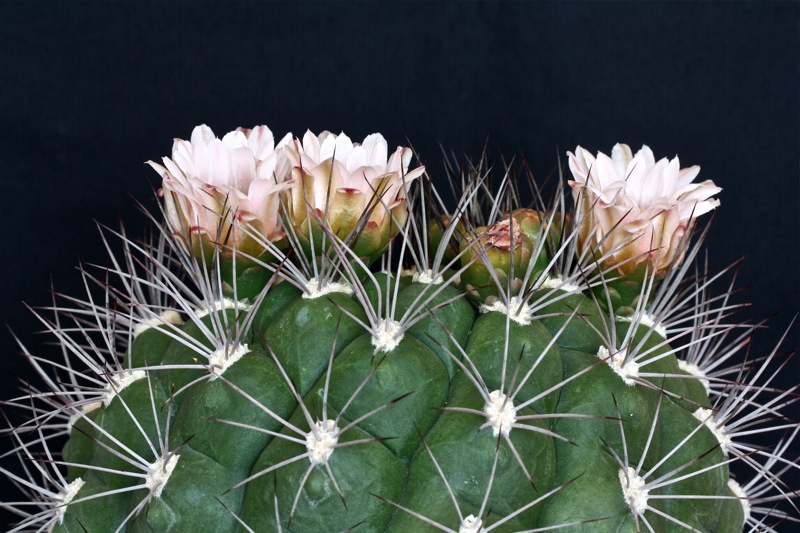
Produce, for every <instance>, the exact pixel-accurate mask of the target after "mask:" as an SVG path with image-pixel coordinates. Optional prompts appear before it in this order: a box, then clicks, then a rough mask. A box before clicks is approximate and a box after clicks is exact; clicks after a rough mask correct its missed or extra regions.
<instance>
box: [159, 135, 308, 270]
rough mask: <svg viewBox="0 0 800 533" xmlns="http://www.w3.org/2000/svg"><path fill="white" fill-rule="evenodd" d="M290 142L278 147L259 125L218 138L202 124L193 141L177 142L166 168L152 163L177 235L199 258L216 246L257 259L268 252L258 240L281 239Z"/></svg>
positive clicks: (290, 183) (169, 218) (288, 139)
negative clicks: (281, 209)
mask: <svg viewBox="0 0 800 533" xmlns="http://www.w3.org/2000/svg"><path fill="white" fill-rule="evenodd" d="M291 138H292V137H291V134H287V135H286V136H285V137H284V138H283V139H281V140H280V141H279V142H278V144H277V146H276V145H275V139H274V137H273V135H272V132H271V131H270V129H269V128H268V127H266V126H257V127H255V128H253V129H252V130H250V129H245V128H238V129H236V130H234V131H231V132H229V133H227V134H226V135H225V136H224V137H223V138H222V139H219V138H217V137H216V136H215V135H214V132H213V131H211V128H209V127H208V126H206V125H200V126H197V127H196V128H194V130H193V131H192V137H191V140H190V141H185V140H182V139H175V142H174V144H173V146H172V158H171V159H170V158H169V157H164V158H163V163H164V165H163V166H162V165H160V164H158V163H155V162H153V161H148V164H149V165H150V166H151V167H153V169H155V170H156V171H157V172H158V173H159V174H161V176H162V178H163V184H162V189H161V191H160V194H161V195H162V196H163V197H164V210H165V212H166V217H167V221H168V222H169V225H170V228H171V229H172V231H173V232H174V233H175V234H176V236H178V237H179V238H181V239H183V240H184V242H186V243H187V245H190V246H191V247H192V248H194V251H195V253H196V254H200V253H201V250H200V247H204V248H205V251H204V252H203V253H204V254H208V252H209V250H210V249H213V248H209V247H211V246H215V245H216V246H220V247H221V250H222V252H223V253H224V254H230V253H231V251H232V250H233V249H236V250H239V251H242V252H244V253H246V254H248V255H251V256H258V255H260V254H261V253H263V251H264V246H263V245H262V244H260V243H259V241H262V242H263V240H267V241H271V242H275V241H279V240H281V239H282V238H283V237H284V233H283V231H282V228H281V225H280V222H279V205H280V192H281V191H283V190H286V189H287V188H289V187H291V186H292V185H293V182H292V180H291V175H290V164H289V160H288V159H287V157H286V154H285V147H286V145H287V144H289V142H290V140H291ZM243 228H246V230H245V229H243ZM206 257H208V255H207V256H206Z"/></svg>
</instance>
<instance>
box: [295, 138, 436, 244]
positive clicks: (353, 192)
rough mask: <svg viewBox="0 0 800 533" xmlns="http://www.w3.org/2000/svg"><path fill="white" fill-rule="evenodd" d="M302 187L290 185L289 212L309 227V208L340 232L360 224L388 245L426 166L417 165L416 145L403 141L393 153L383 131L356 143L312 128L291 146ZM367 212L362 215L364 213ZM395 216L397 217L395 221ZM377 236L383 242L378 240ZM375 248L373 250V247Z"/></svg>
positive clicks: (370, 237)
mask: <svg viewBox="0 0 800 533" xmlns="http://www.w3.org/2000/svg"><path fill="white" fill-rule="evenodd" d="M287 153H288V157H289V159H290V160H291V163H292V176H293V178H294V180H295V182H296V184H297V185H296V187H294V188H292V189H291V190H290V191H289V193H288V194H289V198H290V200H289V202H288V209H289V211H290V213H289V218H290V219H291V220H292V221H293V223H294V224H295V225H296V226H297V227H301V228H303V230H304V232H307V230H308V228H307V226H308V222H312V224H313V223H314V220H312V219H310V218H309V216H308V210H307V209H308V208H309V207H310V208H311V209H312V210H314V211H315V213H316V215H317V217H319V219H320V220H324V221H325V222H326V224H327V225H328V227H329V228H330V229H332V230H333V231H334V232H335V233H337V234H338V235H339V236H340V237H343V238H344V237H346V236H347V235H348V234H349V233H350V232H351V231H352V230H353V229H354V228H356V226H358V230H360V231H361V232H362V234H363V235H365V236H366V238H365V241H366V240H369V241H370V242H372V243H373V244H374V246H373V244H370V248H374V247H378V248H382V247H384V246H385V245H387V244H388V241H389V239H390V238H391V235H392V234H394V233H396V230H397V224H400V225H402V224H403V223H404V221H405V219H406V216H407V211H406V205H405V193H406V187H407V186H408V185H409V184H410V183H411V182H412V181H413V180H415V179H416V178H418V177H419V176H421V175H422V173H423V172H424V170H425V168H424V167H417V168H415V169H413V170H411V171H409V170H408V166H409V164H410V163H411V157H412V153H411V149H410V148H406V147H402V146H398V147H397V149H396V150H395V151H394V153H392V154H391V156H389V155H388V147H387V143H386V140H385V139H384V138H383V136H382V135H381V134H380V133H373V134H372V135H368V136H367V137H366V138H365V139H364V141H363V142H361V143H354V142H353V141H351V140H350V138H349V137H348V136H347V135H345V134H344V133H341V134H339V135H335V134H332V133H330V132H328V131H324V132H322V133H321V134H320V135H318V136H317V135H314V134H313V133H311V132H310V131H308V132H306V134H305V135H304V136H303V139H302V141H300V140H299V139H295V140H294V141H293V142H292V143H291V144H290V145H289V146H288V147H287ZM365 213H367V214H366V216H365V218H364V219H362V216H364V215H365ZM393 219H394V223H392V221H393ZM376 239H377V241H378V243H375V242H374V241H375V240H376ZM370 253H371V252H370Z"/></svg>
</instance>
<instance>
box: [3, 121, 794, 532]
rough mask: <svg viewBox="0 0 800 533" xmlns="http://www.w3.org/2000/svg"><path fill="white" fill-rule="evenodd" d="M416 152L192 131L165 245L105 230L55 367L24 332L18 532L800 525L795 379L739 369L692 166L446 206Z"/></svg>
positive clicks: (337, 140) (378, 141) (643, 164)
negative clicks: (35, 378) (790, 479)
mask: <svg viewBox="0 0 800 533" xmlns="http://www.w3.org/2000/svg"><path fill="white" fill-rule="evenodd" d="M410 159H411V152H410V151H409V149H407V148H403V147H399V148H398V149H397V151H396V152H395V153H394V154H392V155H391V157H389V156H388V152H387V145H386V142H385V140H384V139H383V137H382V136H380V135H377V134H375V135H371V136H369V137H367V138H366V139H365V140H364V142H363V143H360V144H359V143H353V142H352V141H350V139H348V138H347V137H346V136H345V135H344V134H341V135H338V136H337V135H332V134H329V133H328V132H325V133H323V134H322V135H319V136H315V135H313V134H311V133H307V134H306V135H305V136H304V138H303V139H302V141H301V140H298V139H293V138H292V137H291V135H287V136H286V137H284V138H283V139H282V140H281V141H279V142H278V143H277V144H276V143H275V142H274V140H273V136H272V133H271V132H270V130H269V129H267V128H266V127H264V126H260V127H257V128H254V129H253V130H244V129H239V130H236V131H234V132H231V133H229V134H228V135H226V136H225V137H224V138H223V139H217V138H216V137H215V136H214V134H213V133H212V132H211V130H210V129H208V128H207V127H205V126H201V127H198V128H196V129H195V131H194V133H193V135H192V138H191V141H181V140H176V142H175V145H174V147H173V155H172V158H171V159H170V158H164V164H163V165H161V164H157V163H152V162H151V166H152V167H153V168H155V169H156V170H157V171H158V172H159V173H160V174H161V175H162V177H163V186H162V188H161V189H160V191H159V193H160V196H161V197H162V203H161V204H160V205H161V211H162V213H161V214H160V215H150V219H151V221H152V224H153V228H154V231H153V233H152V235H151V236H150V238H147V239H144V240H141V241H140V240H136V239H133V238H130V237H128V235H127V234H126V232H125V231H124V230H117V231H115V230H111V229H109V228H105V227H103V228H101V234H102V236H103V243H104V245H105V246H106V248H107V249H108V251H109V265H108V267H107V268H105V269H104V270H100V271H95V270H91V269H88V268H87V269H85V270H82V274H83V278H84V280H85V284H86V287H87V291H86V294H85V295H84V296H83V297H82V298H73V297H59V298H56V297H54V301H53V305H52V308H49V309H46V310H42V311H40V312H39V315H38V316H39V317H40V319H41V322H42V324H43V325H44V327H45V328H46V330H47V331H49V332H50V333H51V334H52V336H53V337H54V338H55V339H56V340H57V341H58V344H59V346H60V348H61V352H62V354H63V357H62V358H61V359H60V360H50V359H45V358H41V357H38V356H36V355H35V354H34V353H33V352H31V351H29V350H28V349H27V347H26V346H25V345H24V344H23V343H20V346H21V347H22V351H23V354H24V356H25V357H26V358H27V359H28V360H29V362H30V364H31V365H32V367H33V368H34V369H35V370H36V372H37V373H38V375H39V376H40V378H41V383H32V384H29V385H26V386H25V387H24V390H23V391H22V393H21V394H20V395H19V396H18V397H16V398H13V399H11V400H8V401H6V402H5V407H6V409H5V410H6V411H7V412H9V415H8V419H9V429H8V430H7V437H8V439H10V441H11V445H10V446H11V448H12V450H11V451H9V452H7V455H16V456H17V457H18V458H19V463H20V468H19V469H18V470H17V471H11V470H5V469H3V473H4V474H5V476H6V477H7V478H8V479H9V480H10V482H12V483H14V484H16V485H17V486H18V487H19V489H20V491H21V493H22V494H23V496H21V499H20V501H15V502H5V503H3V504H2V505H3V507H5V508H6V509H8V510H10V511H12V512H14V513H16V514H17V515H18V516H19V517H20V520H19V523H18V525H17V526H15V527H14V528H13V529H12V531H47V532H51V531H52V532H59V533H62V532H84V531H88V532H92V533H95V532H122V531H127V532H146V531H150V532H159V533H161V532H168V531H173V532H190V531H191V532H215V533H221V532H244V531H251V532H253V531H254V532H268V531H294V532H310V531H313V532H323V531H324V532H341V531H351V530H353V531H359V532H362V531H363V532H373V531H383V532H409V531H420V532H423V531H451V532H459V533H470V532H473V533H478V532H490V531H492V532H494V531H496V532H511V531H515V532H522V531H545V530H551V529H552V530H555V529H564V530H567V531H593V532H594V531H630V532H634V531H637V532H638V531H682V530H690V531H708V532H711V531H714V532H733V531H742V530H750V531H773V527H777V526H776V524H778V523H781V522H784V521H788V522H793V521H796V520H797V515H796V513H795V514H793V509H794V504H793V500H794V498H795V496H796V493H795V492H793V491H792V489H791V488H790V487H787V486H786V485H785V484H784V482H783V481H781V476H783V475H784V474H785V473H786V472H787V471H789V470H794V469H796V468H797V466H796V465H795V463H794V459H795V458H794V457H793V456H792V455H791V454H792V451H791V447H792V446H793V444H794V442H795V438H796V436H797V433H798V427H800V426H798V425H797V424H796V423H794V422H792V421H790V420H789V419H788V418H787V417H786V416H785V415H784V414H783V412H784V411H785V410H786V408H787V407H788V406H789V405H791V404H792V403H793V401H794V399H795V392H796V390H795V389H796V388H792V389H791V390H789V391H783V390H778V389H777V388H776V387H775V386H774V384H773V381H774V380H775V377H776V375H777V374H778V372H779V371H780V369H781V367H782V366H783V364H784V363H785V360H786V358H785V356H784V355H783V354H781V353H780V352H779V351H778V349H777V348H776V349H775V350H774V351H772V352H771V353H769V354H764V355H757V356H756V355H750V354H749V353H748V352H747V345H748V341H749V339H750V335H751V334H752V333H753V331H754V330H755V329H756V328H757V327H759V326H761V325H762V324H754V325H751V324H742V323H737V322H734V321H732V320H731V315H732V314H733V313H734V312H735V311H736V310H737V309H738V308H739V307H741V304H737V303H734V302H733V300H732V298H731V296H732V293H733V292H734V288H733V284H732V282H730V281H726V280H727V279H728V278H730V277H731V276H730V275H729V274H730V273H731V272H732V268H729V269H726V270H724V271H722V272H716V273H714V272H709V271H708V270H707V269H706V268H705V267H704V266H703V264H702V263H701V262H700V261H698V260H697V258H698V255H699V253H700V251H701V249H702V243H703V239H704V237H705V235H706V233H707V231H705V230H703V231H698V230H697V219H698V217H700V216H701V215H703V214H705V213H706V212H708V211H710V210H712V209H714V208H715V207H716V206H717V205H718V204H719V202H718V201H717V200H716V199H715V198H713V196H714V195H715V194H717V193H718V192H719V190H720V189H719V188H718V187H716V186H715V185H714V184H713V183H711V182H710V181H706V182H702V183H693V180H694V178H695V177H696V175H697V173H698V171H699V168H698V167H691V168H688V169H680V165H679V162H678V159H677V158H675V159H673V160H671V161H670V160H666V159H663V160H661V161H658V162H656V161H655V159H654V158H653V154H652V152H651V151H650V150H649V148H647V147H643V148H642V150H641V151H639V152H638V153H637V154H635V155H634V154H632V153H631V151H630V149H629V148H628V147H627V146H625V145H617V146H616V147H615V148H614V151H613V152H612V156H611V157H608V156H605V155H603V154H598V155H597V156H596V157H595V156H593V155H591V154H590V153H589V152H587V151H586V150H584V149H582V148H580V147H579V148H578V149H577V150H576V152H575V153H569V166H570V170H571V173H572V178H573V179H571V180H570V181H569V182H567V181H566V180H562V182H561V185H560V186H559V187H558V190H557V191H556V192H555V194H554V195H553V198H554V199H553V200H552V201H550V202H545V201H543V199H542V194H540V192H539V190H538V189H537V188H536V186H535V184H533V182H532V181H531V182H530V183H531V185H532V187H531V189H532V192H533V195H532V196H533V201H532V202H531V203H530V205H521V200H519V198H521V194H520V190H519V186H518V182H519V181H521V180H517V179H516V178H515V177H514V176H515V175H516V173H517V171H516V170H515V169H505V170H506V172H505V174H504V177H503V179H502V180H501V183H500V184H499V186H497V187H494V186H493V184H492V183H491V177H492V173H491V172H490V171H488V170H485V169H484V168H483V167H482V166H481V165H477V166H467V167H465V168H463V169H461V170H459V172H461V175H455V174H456V171H453V173H454V175H453V176H451V183H452V185H453V186H454V190H456V191H457V195H459V196H460V198H459V199H458V201H457V205H455V206H454V207H453V208H446V207H445V205H444V202H443V201H442V199H441V196H440V194H439V193H438V192H437V191H436V190H435V188H433V186H432V183H431V180H430V179H428V177H427V176H426V175H425V174H424V168H423V167H418V168H416V169H413V170H409V164H410ZM453 168H455V167H451V170H452V169H453ZM495 185H496V184H495ZM567 186H569V189H566V187H567ZM567 190H569V191H571V195H572V198H573V200H574V202H573V204H574V207H572V208H568V207H567V205H568V202H567V199H566V197H567V193H566V191H567ZM162 215H163V216H162ZM693 236H694V237H695V238H694V240H693ZM112 241H118V242H119V243H120V246H121V247H120V249H119V250H117V249H116V248H115V247H114V245H113V244H112ZM12 411H13V412H12ZM756 434H766V435H767V436H768V438H769V439H770V443H769V444H768V445H767V444H764V443H762V442H759V441H757V440H756V441H754V440H753V439H754V438H757V435H756ZM753 435H756V437H753ZM754 442H755V443H754Z"/></svg>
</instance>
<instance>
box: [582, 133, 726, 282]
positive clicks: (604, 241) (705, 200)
mask: <svg viewBox="0 0 800 533" xmlns="http://www.w3.org/2000/svg"><path fill="white" fill-rule="evenodd" d="M567 154H568V156H569V167H570V170H571V171H572V175H573V177H574V178H575V179H574V180H571V181H570V182H569V185H570V186H571V187H572V196H573V199H574V200H575V202H576V210H577V211H576V212H577V213H579V219H580V220H578V219H576V220H578V222H577V223H578V224H579V225H580V233H579V244H580V247H581V249H582V250H583V251H584V253H586V252H588V251H589V250H592V251H593V252H594V255H595V256H596V257H603V260H602V264H603V266H605V267H616V270H617V271H618V272H619V273H620V274H621V275H623V276H632V275H636V274H641V273H643V271H644V270H645V268H647V271H648V272H649V274H650V275H654V276H656V278H661V277H663V276H664V274H665V273H666V271H667V270H668V269H669V268H670V267H671V266H673V267H674V266H677V265H679V264H680V263H681V261H682V260H683V255H684V249H685V244H686V242H685V238H684V237H685V235H686V234H687V232H690V231H691V229H692V227H693V225H694V222H695V219H696V218H697V217H699V216H700V215H703V214H705V213H708V212H709V211H711V210H712V209H714V208H715V207H717V206H718V205H719V200H717V199H715V198H712V196H713V195H715V194H717V193H718V192H720V191H721V190H722V189H720V188H719V187H717V186H716V185H715V184H714V183H713V182H712V181H711V180H706V181H703V182H700V183H693V180H694V179H695V178H696V177H697V175H698V173H699V172H700V167H699V166H697V165H695V166H692V167H689V168H684V169H681V168H680V162H679V160H678V158H677V157H675V158H674V159H671V160H669V159H667V158H664V159H661V160H659V161H656V160H655V158H654V157H653V152H652V151H651V150H650V148H649V147H647V146H642V148H641V150H639V151H638V152H637V153H636V155H633V154H632V153H631V149H630V148H629V147H628V145H626V144H617V145H616V146H614V148H613V150H612V151H611V157H608V156H607V155H605V154H603V153H598V154H597V157H594V156H593V155H592V154H591V153H589V152H588V151H587V150H585V149H583V148H581V147H580V146H578V147H577V149H576V150H575V153H572V152H568V153H567Z"/></svg>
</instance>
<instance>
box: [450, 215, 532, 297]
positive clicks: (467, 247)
mask: <svg viewBox="0 0 800 533" xmlns="http://www.w3.org/2000/svg"><path fill="white" fill-rule="evenodd" d="M461 246H462V251H464V254H463V255H462V256H461V264H462V266H466V265H468V264H469V265H470V266H469V267H468V268H467V269H466V270H465V271H464V273H463V274H462V275H461V282H462V284H463V285H464V287H465V288H466V290H467V295H468V296H469V297H470V298H471V299H472V300H473V301H475V302H476V303H486V302H487V299H492V298H493V297H494V298H496V297H497V295H498V294H499V293H500V291H501V290H502V291H503V292H509V277H512V279H511V286H510V289H511V290H510V294H507V296H509V297H510V296H513V295H516V294H518V293H519V292H520V290H521V289H522V278H523V276H524V275H525V270H526V268H527V266H528V262H529V261H530V260H531V252H532V250H533V244H532V242H531V240H530V238H529V237H528V236H527V235H525V233H524V232H523V231H522V228H521V225H520V223H519V222H518V221H517V220H516V219H515V218H513V217H509V218H505V219H503V220H501V221H500V222H497V223H496V224H494V225H492V226H489V227H479V228H478V229H477V230H476V235H475V236H474V237H473V238H471V239H465V240H464V241H463V242H462V244H461ZM470 263H471V264H470ZM512 267H513V273H512ZM498 284H499V286H500V288H498Z"/></svg>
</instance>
